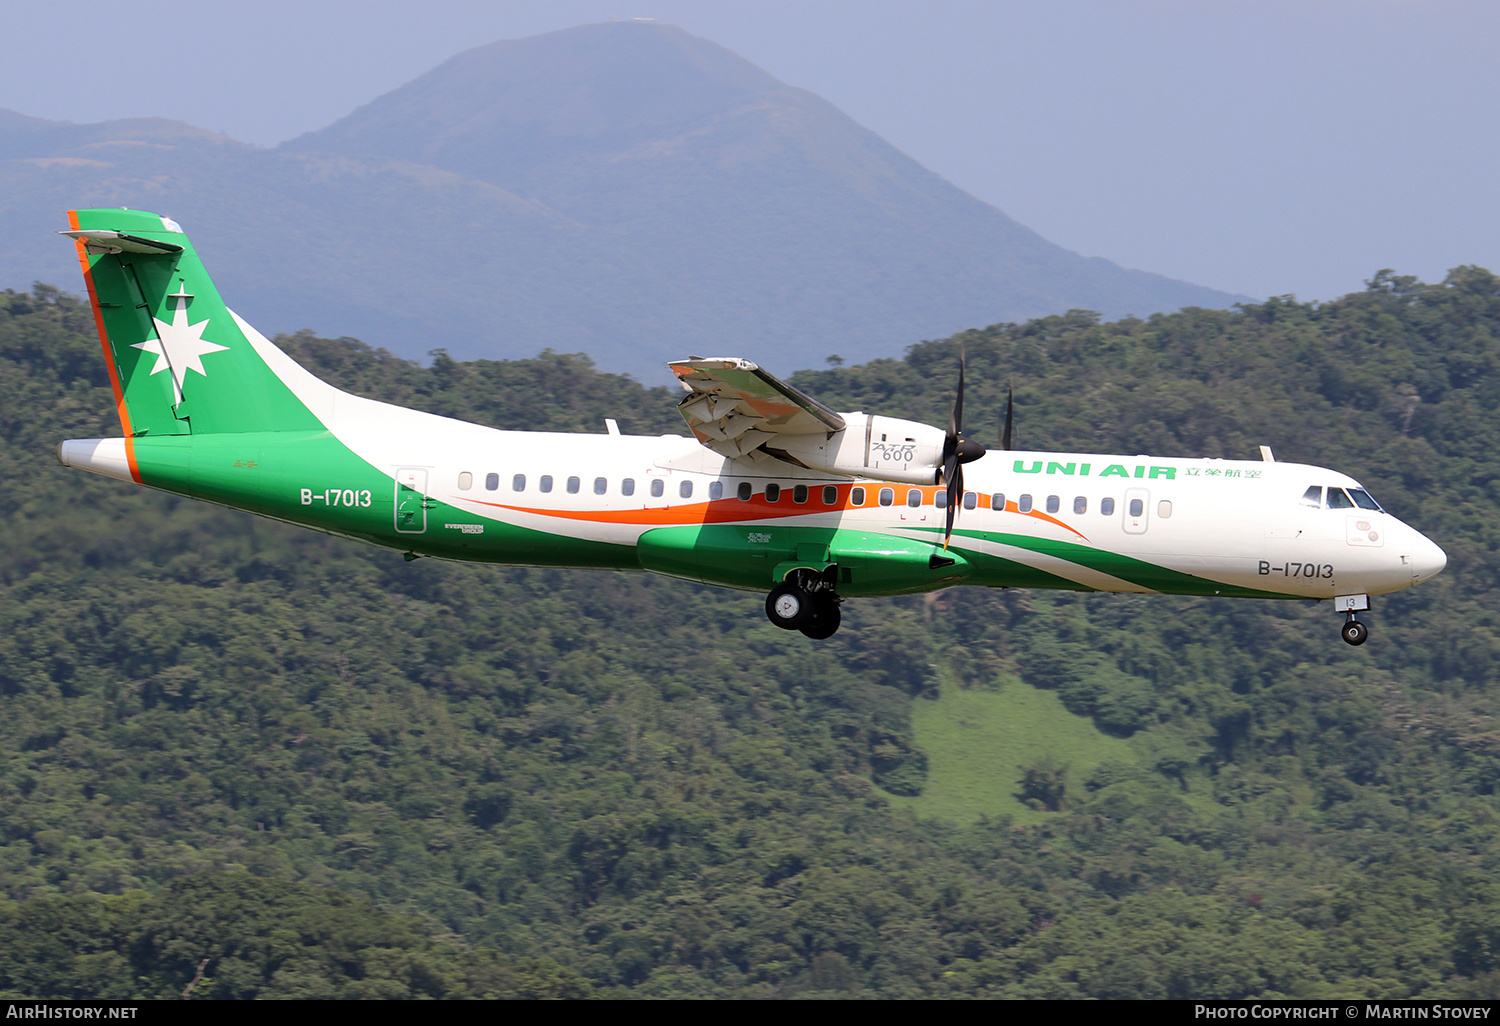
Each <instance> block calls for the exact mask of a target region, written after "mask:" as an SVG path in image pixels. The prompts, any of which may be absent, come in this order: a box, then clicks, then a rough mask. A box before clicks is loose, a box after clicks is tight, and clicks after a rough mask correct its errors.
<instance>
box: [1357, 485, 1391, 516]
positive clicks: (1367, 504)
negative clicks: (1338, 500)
mask: <svg viewBox="0 0 1500 1026" xmlns="http://www.w3.org/2000/svg"><path fill="white" fill-rule="evenodd" d="M1349 498H1351V499H1353V500H1354V504H1355V505H1356V506H1358V507H1359V508H1360V509H1380V503H1378V502H1376V501H1375V497H1374V496H1372V495H1371V494H1370V493H1369V492H1367V491H1365V490H1364V489H1363V488H1351V489H1349ZM1382 512H1383V511H1382Z"/></svg>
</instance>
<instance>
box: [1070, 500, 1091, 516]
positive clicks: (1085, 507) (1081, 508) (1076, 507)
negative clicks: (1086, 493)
mask: <svg viewBox="0 0 1500 1026" xmlns="http://www.w3.org/2000/svg"><path fill="white" fill-rule="evenodd" d="M1088 511H1089V500H1088V499H1086V498H1084V497H1083V496H1082V495H1080V496H1078V497H1077V498H1076V499H1074V500H1073V512H1074V513H1077V514H1078V515H1079V516H1083V515H1084V514H1085V513H1087V512H1088Z"/></svg>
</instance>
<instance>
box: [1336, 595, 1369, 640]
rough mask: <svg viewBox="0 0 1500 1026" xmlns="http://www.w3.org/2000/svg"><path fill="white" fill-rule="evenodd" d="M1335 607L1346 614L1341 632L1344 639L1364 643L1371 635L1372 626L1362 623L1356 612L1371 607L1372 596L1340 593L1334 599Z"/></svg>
mask: <svg viewBox="0 0 1500 1026" xmlns="http://www.w3.org/2000/svg"><path fill="white" fill-rule="evenodd" d="M1333 608H1334V609H1337V610H1338V611H1339V612H1341V613H1343V614H1344V627H1343V630H1342V631H1341V632H1340V633H1341V634H1342V635H1343V637H1344V640H1345V641H1347V642H1348V643H1349V644H1351V645H1363V644H1364V643H1365V641H1367V640H1368V639H1369V637H1370V628H1368V627H1366V626H1365V625H1364V624H1362V623H1360V622H1359V618H1358V617H1356V616H1355V615H1354V614H1355V613H1362V612H1365V611H1367V610H1368V609H1369V608H1370V596H1368V595H1338V596H1336V597H1335V598H1334V600H1333Z"/></svg>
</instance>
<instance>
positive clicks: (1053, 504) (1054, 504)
mask: <svg viewBox="0 0 1500 1026" xmlns="http://www.w3.org/2000/svg"><path fill="white" fill-rule="evenodd" d="M1060 509H1062V500H1061V499H1059V498H1058V497H1057V496H1055V495H1049V496H1047V512H1048V513H1056V512H1057V511H1058V510H1060Z"/></svg>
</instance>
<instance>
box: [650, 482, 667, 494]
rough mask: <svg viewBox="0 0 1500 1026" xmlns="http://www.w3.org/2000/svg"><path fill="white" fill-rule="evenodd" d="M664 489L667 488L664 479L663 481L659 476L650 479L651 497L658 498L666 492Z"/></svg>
mask: <svg viewBox="0 0 1500 1026" xmlns="http://www.w3.org/2000/svg"><path fill="white" fill-rule="evenodd" d="M666 490H667V483H666V482H665V481H663V480H662V479H661V478H659V477H653V478H652V479H651V497H652V498H653V499H659V498H661V497H662V495H664V494H665V493H666Z"/></svg>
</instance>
